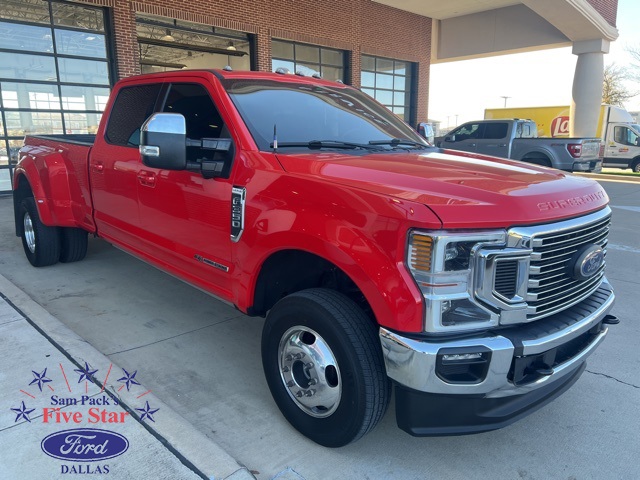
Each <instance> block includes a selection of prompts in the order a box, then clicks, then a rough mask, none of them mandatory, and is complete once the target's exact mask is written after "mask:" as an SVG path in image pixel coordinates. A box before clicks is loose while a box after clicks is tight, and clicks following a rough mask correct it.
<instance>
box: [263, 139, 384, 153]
mask: <svg viewBox="0 0 640 480" xmlns="http://www.w3.org/2000/svg"><path fill="white" fill-rule="evenodd" d="M269 146H270V147H271V148H273V146H274V144H273V143H272V144H270V145H269ZM287 147H306V148H308V149H310V150H320V149H322V148H342V149H347V150H355V149H357V148H360V149H363V150H374V151H380V150H381V149H380V148H378V147H374V146H373V144H371V142H369V145H367V144H364V143H353V142H341V141H339V140H311V141H310V142H278V148H287Z"/></svg>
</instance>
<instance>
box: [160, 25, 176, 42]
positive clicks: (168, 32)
mask: <svg viewBox="0 0 640 480" xmlns="http://www.w3.org/2000/svg"><path fill="white" fill-rule="evenodd" d="M166 32H167V34H166V35H165V36H164V37H161V38H160V40H164V41H165V42H175V41H176V39H175V38H173V35H171V30H169V29H168V28H167V30H166Z"/></svg>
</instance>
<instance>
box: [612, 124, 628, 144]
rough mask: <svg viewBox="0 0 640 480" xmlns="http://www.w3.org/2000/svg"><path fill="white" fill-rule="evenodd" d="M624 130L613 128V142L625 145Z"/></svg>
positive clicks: (622, 128)
mask: <svg viewBox="0 0 640 480" xmlns="http://www.w3.org/2000/svg"><path fill="white" fill-rule="evenodd" d="M625 130H626V128H624V127H615V128H614V130H613V140H614V141H615V142H616V143H625V140H626V138H625V137H626V132H625Z"/></svg>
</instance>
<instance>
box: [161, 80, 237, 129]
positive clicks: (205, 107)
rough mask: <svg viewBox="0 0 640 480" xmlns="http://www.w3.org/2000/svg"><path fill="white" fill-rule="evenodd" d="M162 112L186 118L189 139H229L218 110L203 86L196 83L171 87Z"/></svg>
mask: <svg viewBox="0 0 640 480" xmlns="http://www.w3.org/2000/svg"><path fill="white" fill-rule="evenodd" d="M162 111H163V112H169V113H180V114H182V115H183V116H184V118H185V120H186V124H187V137H188V138H191V139H197V140H200V139H202V138H228V137H229V132H228V131H227V129H226V128H225V127H224V123H223V122H222V117H220V114H219V113H218V109H217V108H216V106H215V105H214V104H213V100H211V97H210V96H209V93H208V92H207V90H206V89H205V88H204V87H203V86H202V85H198V84H195V83H175V84H173V85H171V89H170V90H169V95H168V96H167V100H166V102H165V104H164V108H163V110H162Z"/></svg>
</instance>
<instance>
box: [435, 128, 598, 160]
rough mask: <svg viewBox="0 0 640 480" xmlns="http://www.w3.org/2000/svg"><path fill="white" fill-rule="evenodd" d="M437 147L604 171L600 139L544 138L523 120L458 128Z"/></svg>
mask: <svg viewBox="0 0 640 480" xmlns="http://www.w3.org/2000/svg"><path fill="white" fill-rule="evenodd" d="M435 144H436V146H437V147H441V148H450V149H454V150H463V151H465V152H473V153H479V154H484V155H492V156H494V157H502V158H510V159H513V160H522V161H524V162H528V163H533V164H536V165H542V166H545V167H553V168H558V169H560V170H565V171H568V172H593V171H600V170H601V168H602V156H601V148H600V147H601V140H600V139H599V138H541V137H538V130H537V127H536V122H534V121H531V120H520V119H500V120H478V121H474V122H467V123H465V124H463V125H460V126H459V127H457V128H455V129H454V130H452V131H451V132H449V134H448V135H447V136H445V137H444V138H442V137H440V138H437V139H436V141H435Z"/></svg>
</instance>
